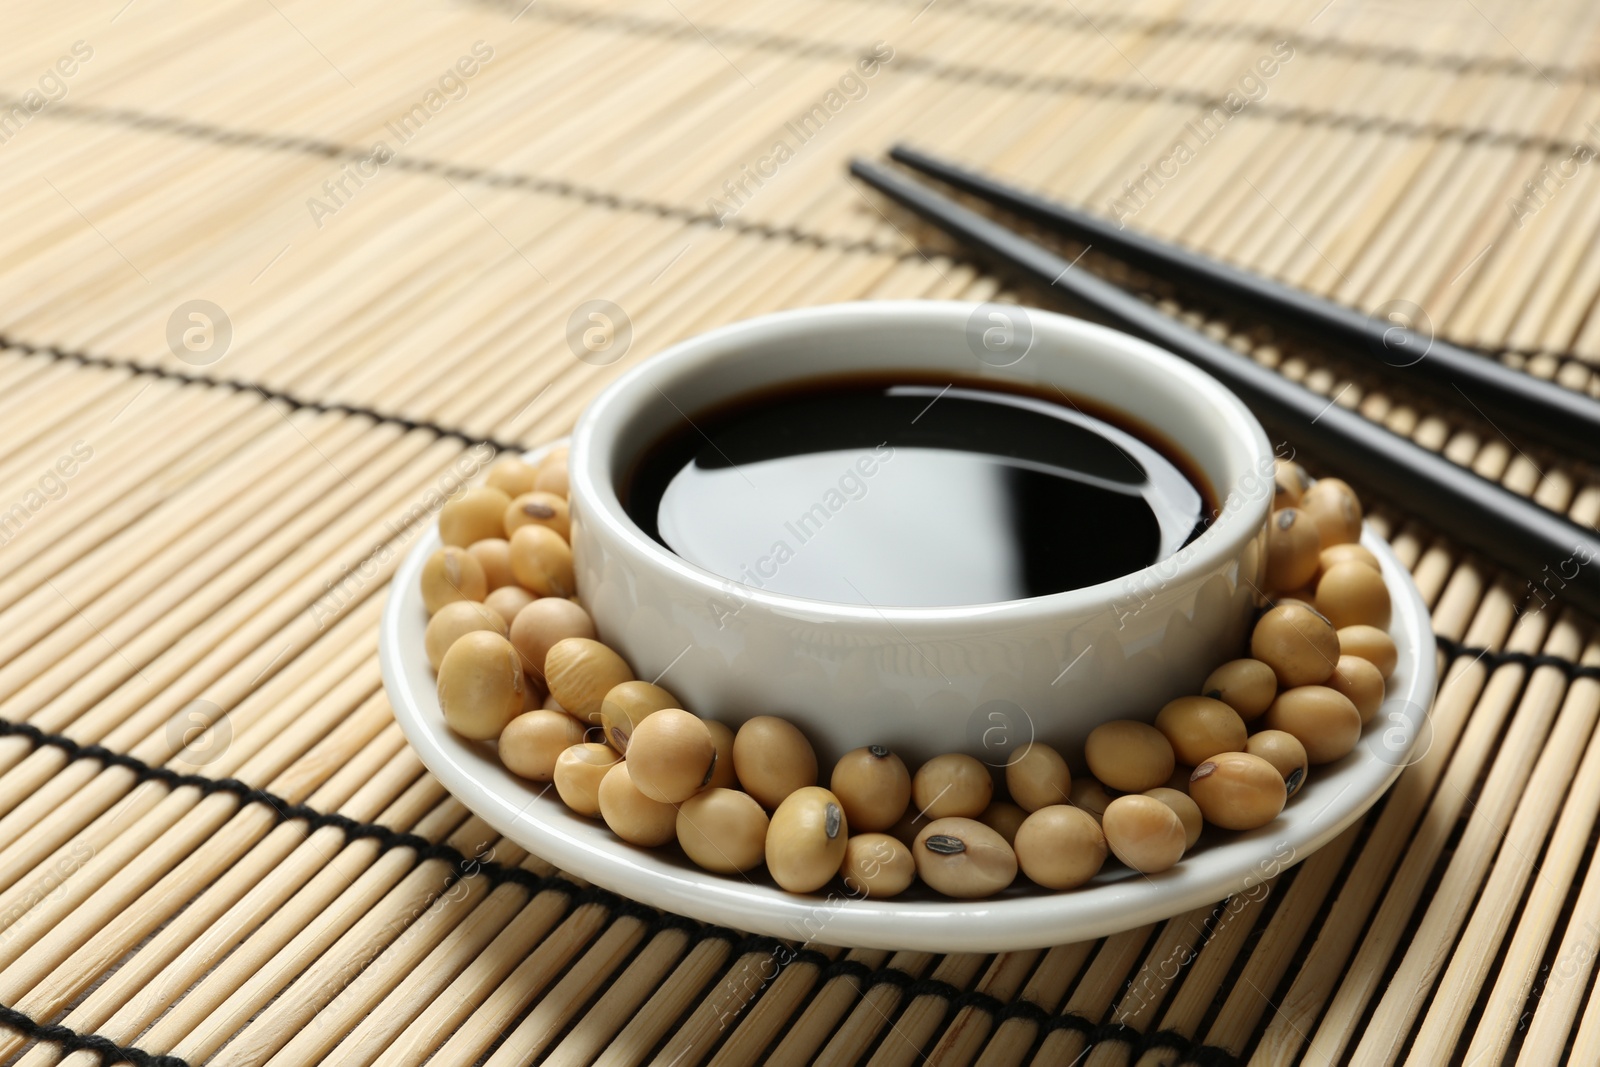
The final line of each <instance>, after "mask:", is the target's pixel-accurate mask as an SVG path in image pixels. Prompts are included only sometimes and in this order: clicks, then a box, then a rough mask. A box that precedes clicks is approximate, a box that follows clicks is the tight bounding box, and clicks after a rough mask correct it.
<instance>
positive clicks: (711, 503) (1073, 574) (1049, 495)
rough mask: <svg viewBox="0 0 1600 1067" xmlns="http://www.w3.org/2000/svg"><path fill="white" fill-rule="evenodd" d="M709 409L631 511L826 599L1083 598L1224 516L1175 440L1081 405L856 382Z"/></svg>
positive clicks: (733, 573)
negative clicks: (1192, 475) (1142, 433)
mask: <svg viewBox="0 0 1600 1067" xmlns="http://www.w3.org/2000/svg"><path fill="white" fill-rule="evenodd" d="M693 419H694V422H693V425H688V424H687V423H686V424H685V425H684V426H682V427H681V428H680V429H679V430H678V431H675V432H674V433H672V434H671V435H669V436H668V437H667V438H666V439H664V440H662V441H660V442H658V443H657V444H656V445H655V446H654V447H652V448H651V449H650V450H649V451H648V452H647V453H646V454H645V455H644V457H643V458H642V459H641V461H640V462H639V464H638V466H637V468H636V470H635V471H634V472H633V475H632V477H631V479H629V481H628V483H627V484H626V485H625V487H624V500H623V502H624V505H625V507H626V508H627V511H628V513H629V515H631V516H632V517H633V519H634V521H635V522H637V523H638V524H639V526H640V527H641V528H642V529H644V530H645V532H647V533H648V534H650V535H651V536H652V537H654V538H655V539H656V540H657V541H659V542H660V543H661V544H663V545H665V546H666V547H667V548H668V549H670V550H672V551H673V552H675V553H677V554H678V555H679V556H681V557H683V558H684V559H686V560H688V561H690V562H691V563H695V564H697V565H699V566H701V567H704V568H705V569H706V570H709V571H712V572H714V573H716V574H719V575H722V576H723V577H725V578H730V579H732V580H734V581H736V582H741V583H744V584H746V585H751V586H755V587H757V588H761V589H765V590H767V591H770V592H778V593H786V594H790V595H793V596H800V597H806V598H809V599H813V600H825V601H833V602H839V603H855V604H870V605H873V606H876V607H941V606H943V607H948V606H956V605H963V604H988V603H996V602H1000V601H1005V600H1017V599H1021V598H1024V597H1034V596H1043V595H1046V594H1049V593H1057V592H1061V591H1063V590H1067V589H1078V588H1082V587H1084V586H1088V585H1094V584H1097V583H1099V582H1104V581H1108V580H1110V579H1113V578H1117V577H1120V576H1122V575H1125V574H1130V573H1132V572H1134V571H1136V570H1139V569H1140V568H1142V567H1146V566H1148V565H1150V564H1151V563H1154V562H1156V561H1157V560H1159V559H1162V558H1165V557H1166V556H1169V555H1171V554H1172V553H1174V552H1176V551H1177V550H1178V549H1179V548H1180V547H1182V546H1183V545H1184V544H1186V543H1188V542H1189V541H1190V540H1192V539H1193V538H1194V537H1195V536H1197V535H1198V534H1199V533H1200V531H1201V530H1203V529H1204V527H1205V523H1206V521H1207V520H1208V519H1209V516H1210V514H1211V508H1210V506H1209V504H1208V501H1207V500H1206V498H1205V496H1204V494H1203V493H1202V492H1201V490H1200V489H1198V488H1197V487H1196V485H1195V483H1194V482H1192V481H1191V480H1190V479H1189V478H1188V477H1187V476H1186V475H1185V474H1184V472H1183V470H1181V469H1180V468H1179V467H1178V466H1177V464H1175V463H1174V462H1173V461H1172V460H1171V459H1169V458H1167V456H1166V455H1164V454H1163V453H1162V452H1161V451H1160V450H1158V449H1157V448H1155V447H1154V446H1152V445H1151V444H1148V443H1146V441H1144V440H1142V439H1141V438H1140V437H1137V436H1135V435H1134V434H1132V433H1130V432H1128V431H1127V430H1124V429H1121V428H1120V427H1118V426H1115V425H1112V424H1111V423H1110V422H1107V421H1105V420H1103V419H1101V418H1098V417H1096V416H1095V415H1091V414H1088V413H1086V412H1085V411H1084V410H1082V409H1081V408H1080V407H1079V406H1078V405H1077V404H1075V403H1074V402H1072V401H1070V400H1068V399H1067V398H1066V397H1064V396H1062V397H1059V399H1057V400H1054V401H1052V400H1049V399H1044V398H1041V397H1035V396H1031V395H1023V394H1017V393H1010V392H1000V391H996V390H994V389H991V388H987V387H985V386H979V385H969V384H964V383H961V382H955V383H949V382H948V381H946V382H945V383H927V382H920V381H916V380H912V379H910V378H909V377H907V378H897V379H884V378H867V377H861V378H841V379H831V380H823V381H819V382H816V383H802V384H801V385H799V386H798V387H791V388H788V389H785V390H784V391H782V392H780V393H770V394H762V395H757V396H754V397H750V398H746V399H744V400H742V401H738V402H735V403H733V404H730V405H727V406H725V407H723V408H720V409H716V410H713V411H710V412H706V413H698V414H695V415H694V416H693Z"/></svg>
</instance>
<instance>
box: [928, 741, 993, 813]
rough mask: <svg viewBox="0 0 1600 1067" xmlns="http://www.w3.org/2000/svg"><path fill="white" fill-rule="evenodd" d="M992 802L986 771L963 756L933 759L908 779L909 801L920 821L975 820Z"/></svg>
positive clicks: (952, 754) (981, 765)
mask: <svg viewBox="0 0 1600 1067" xmlns="http://www.w3.org/2000/svg"><path fill="white" fill-rule="evenodd" d="M993 799H994V778H993V777H992V776H991V775H990V774H989V768H988V767H986V766H984V764H983V763H981V762H980V761H978V760H977V759H974V758H973V757H971V756H968V755H965V754H964V753H960V752H951V753H947V754H946V755H943V756H935V757H933V759H931V760H929V761H928V762H927V763H924V764H923V765H922V766H921V767H918V768H917V773H916V774H915V775H913V776H912V778H911V801H912V803H913V804H915V805H916V808H917V810H918V811H919V812H921V813H922V816H923V818H927V819H945V818H950V817H952V816H956V817H960V818H966V819H975V818H977V817H978V816H979V815H982V814H983V809H984V808H987V807H988V806H989V801H991V800H993Z"/></svg>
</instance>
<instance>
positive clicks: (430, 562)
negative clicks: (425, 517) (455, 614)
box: [420, 545, 489, 615]
mask: <svg viewBox="0 0 1600 1067" xmlns="http://www.w3.org/2000/svg"><path fill="white" fill-rule="evenodd" d="M420 584H421V586H422V606H423V607H425V608H427V609H428V614H429V615H432V614H433V613H434V612H436V611H438V610H439V609H440V608H442V607H444V606H445V605H446V604H453V603H455V602H456V601H457V600H476V601H479V602H481V601H482V600H483V598H484V597H485V596H487V595H488V594H489V580H488V578H486V577H485V576H484V573H483V565H482V564H481V563H479V562H478V561H477V560H476V559H474V558H473V556H472V553H470V552H468V551H467V550H466V549H464V548H461V547H460V546H458V545H445V546H444V547H443V548H441V549H439V550H438V551H436V552H434V554H433V555H431V556H429V557H428V559H427V562H425V563H424V564H423V565H422V578H421V582H420Z"/></svg>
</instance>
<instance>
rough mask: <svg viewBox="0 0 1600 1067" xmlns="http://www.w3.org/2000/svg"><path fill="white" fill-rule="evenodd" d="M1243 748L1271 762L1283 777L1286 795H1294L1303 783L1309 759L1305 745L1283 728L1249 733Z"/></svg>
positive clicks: (1308, 767) (1309, 764)
mask: <svg viewBox="0 0 1600 1067" xmlns="http://www.w3.org/2000/svg"><path fill="white" fill-rule="evenodd" d="M1244 750H1245V751H1246V752H1248V753H1250V755H1252V756H1260V757H1261V758H1262V759H1264V760H1266V761H1267V762H1268V763H1270V764H1272V766H1273V768H1274V769H1275V770H1276V771H1277V772H1278V774H1279V775H1280V776H1281V777H1282V778H1283V787H1284V790H1285V792H1286V793H1287V795H1288V796H1291V797H1292V796H1294V795H1295V794H1296V793H1298V792H1300V787H1301V786H1303V785H1305V783H1306V773H1307V772H1308V771H1309V770H1310V769H1311V760H1310V759H1308V758H1307V757H1306V746H1304V745H1302V744H1301V743H1300V739H1299V738H1298V737H1296V736H1295V735H1294V734H1291V733H1287V732H1285V731H1283V730H1262V731H1260V732H1258V733H1254V734H1251V735H1250V743H1249V744H1248V745H1246V746H1245V748H1244Z"/></svg>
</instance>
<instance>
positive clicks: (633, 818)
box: [596, 760, 678, 848]
mask: <svg viewBox="0 0 1600 1067" xmlns="http://www.w3.org/2000/svg"><path fill="white" fill-rule="evenodd" d="M596 801H597V803H598V804H599V805H600V818H602V819H604V820H605V824H606V825H607V826H608V827H610V828H611V832H612V833H614V834H616V835H617V836H618V837H620V838H622V839H623V840H624V841H626V842H628V843H629V844H630V845H642V846H644V847H645V848H655V847H656V846H657V845H664V844H666V843H667V842H668V841H671V840H672V839H673V838H675V837H677V836H678V809H677V808H675V807H673V806H672V805H671V804H664V803H662V802H661V801H659V800H653V799H652V798H650V797H647V796H645V795H644V793H643V792H641V791H640V789H639V787H638V786H637V785H636V784H635V783H634V781H633V776H632V773H631V772H630V770H629V768H628V763H627V761H625V760H624V761H623V762H621V763H615V764H612V766H611V769H610V770H608V771H606V774H605V777H604V778H602V779H600V790H599V793H598V794H597V796H596Z"/></svg>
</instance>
